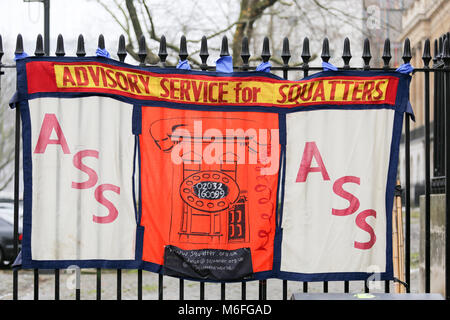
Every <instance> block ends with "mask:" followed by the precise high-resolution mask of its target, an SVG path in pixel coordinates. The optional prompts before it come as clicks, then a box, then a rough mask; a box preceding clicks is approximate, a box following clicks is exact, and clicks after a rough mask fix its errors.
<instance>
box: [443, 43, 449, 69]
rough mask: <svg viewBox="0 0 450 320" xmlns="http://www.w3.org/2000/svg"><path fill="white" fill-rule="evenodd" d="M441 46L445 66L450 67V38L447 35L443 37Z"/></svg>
mask: <svg viewBox="0 0 450 320" xmlns="http://www.w3.org/2000/svg"><path fill="white" fill-rule="evenodd" d="M443 46H444V48H443V52H442V60H444V66H445V68H450V39H449V38H448V37H446V38H445V40H444V44H443Z"/></svg>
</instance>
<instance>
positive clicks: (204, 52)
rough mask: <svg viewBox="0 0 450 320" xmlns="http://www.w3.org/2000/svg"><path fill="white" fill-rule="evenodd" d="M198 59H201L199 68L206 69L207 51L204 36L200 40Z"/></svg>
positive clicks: (206, 41) (206, 42)
mask: <svg viewBox="0 0 450 320" xmlns="http://www.w3.org/2000/svg"><path fill="white" fill-rule="evenodd" d="M199 55H200V59H202V64H201V66H200V68H201V69H202V70H206V69H207V68H208V64H207V63H206V62H207V61H208V57H209V53H208V39H206V36H203V37H202V42H201V44H200V54H199Z"/></svg>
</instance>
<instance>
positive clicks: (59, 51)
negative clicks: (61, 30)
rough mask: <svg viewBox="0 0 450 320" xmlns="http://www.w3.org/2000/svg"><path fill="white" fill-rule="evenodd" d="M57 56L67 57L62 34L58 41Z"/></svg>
mask: <svg viewBox="0 0 450 320" xmlns="http://www.w3.org/2000/svg"><path fill="white" fill-rule="evenodd" d="M55 55H56V56H57V57H64V56H65V55H66V52H65V51H64V39H63V36H62V34H59V35H58V38H57V39H56V51H55Z"/></svg>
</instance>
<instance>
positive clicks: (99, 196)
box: [92, 184, 120, 223]
mask: <svg viewBox="0 0 450 320" xmlns="http://www.w3.org/2000/svg"><path fill="white" fill-rule="evenodd" d="M108 190H110V191H114V192H115V193H117V194H120V187H118V186H115V185H113V184H101V185H99V186H98V187H97V188H96V189H95V193H94V195H95V200H97V201H98V202H99V203H101V204H102V205H104V206H105V207H106V208H107V209H108V211H109V214H108V215H107V216H104V217H99V216H96V215H95V214H94V215H93V216H92V220H93V221H94V222H96V223H110V222H113V221H114V220H116V218H117V216H118V215H119V212H118V211H117V209H116V207H115V206H114V205H113V204H112V203H111V201H109V200H107V199H106V198H105V197H104V196H103V192H104V191H108Z"/></svg>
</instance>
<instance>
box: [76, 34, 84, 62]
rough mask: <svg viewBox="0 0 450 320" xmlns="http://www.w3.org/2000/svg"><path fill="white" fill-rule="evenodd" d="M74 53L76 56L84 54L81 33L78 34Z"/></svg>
mask: <svg viewBox="0 0 450 320" xmlns="http://www.w3.org/2000/svg"><path fill="white" fill-rule="evenodd" d="M76 55H77V57H84V56H85V55H86V51H85V50H84V37H83V35H82V34H80V35H79V36H78V40H77V52H76Z"/></svg>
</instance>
